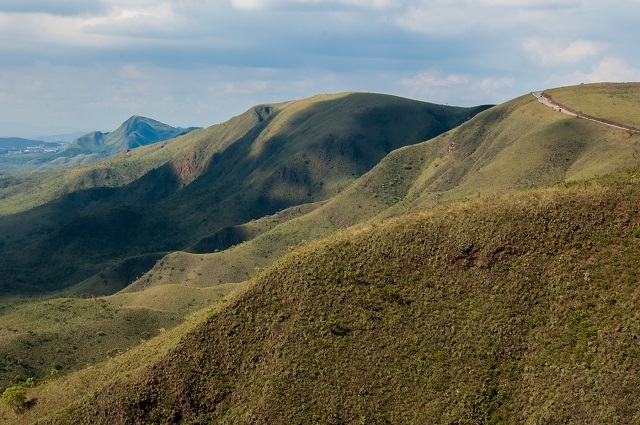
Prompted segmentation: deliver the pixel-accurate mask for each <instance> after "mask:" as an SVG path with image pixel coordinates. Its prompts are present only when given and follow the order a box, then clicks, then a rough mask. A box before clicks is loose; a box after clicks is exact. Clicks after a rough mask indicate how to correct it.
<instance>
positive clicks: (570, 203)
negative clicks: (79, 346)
mask: <svg viewBox="0 0 640 425" xmlns="http://www.w3.org/2000/svg"><path fill="white" fill-rule="evenodd" d="M638 182H640V170H639V169H638V168H633V169H630V170H626V171H624V172H620V173H617V174H615V175H613V176H608V177H605V178H600V179H597V180H595V181H592V182H588V183H574V184H565V185H561V186H556V187H553V188H549V189H543V190H537V191H532V192H526V193H521V194H513V195H508V196H502V197H495V198H490V199H487V200H476V201H469V202H465V203H462V204H454V205H451V206H447V207H441V208H438V209H434V210H432V211H430V212H427V213H422V214H419V215H411V216H406V217H402V218H399V219H395V220H393V221H390V222H386V223H383V224H377V225H373V226H370V227H368V228H364V229H361V230H359V231H357V232H350V233H348V234H342V235H340V236H338V237H335V238H333V239H331V240H329V241H326V242H322V243H314V244H311V245H310V246H307V247H305V248H302V249H299V250H297V251H295V252H293V253H291V254H290V255H288V256H287V257H286V258H284V259H283V260H281V261H279V262H278V263H276V264H275V265H274V266H273V267H271V268H269V269H268V270H266V271H265V272H264V273H262V274H261V275H260V276H259V277H258V278H257V279H256V280H255V282H254V283H252V284H251V286H250V287H249V288H248V289H247V290H245V291H244V292H243V293H241V294H239V295H238V296H236V297H235V298H234V299H233V300H232V301H231V302H229V303H228V304H226V305H224V307H223V308H221V309H220V310H219V311H216V312H213V313H212V314H210V316H209V317H208V319H207V320H206V322H204V323H201V324H199V325H197V326H196V327H194V328H193V329H191V330H189V331H188V332H186V333H185V334H184V336H183V337H182V339H181V340H180V341H179V342H178V343H177V344H176V346H175V348H172V349H170V350H169V351H168V352H166V354H163V355H161V356H160V357H159V358H158V359H155V360H152V361H151V362H150V363H149V365H148V366H147V367H143V368H140V369H137V370H135V371H133V372H128V373H127V374H125V373H123V374H122V375H117V374H116V375H113V376H112V379H113V380H112V381H111V382H106V383H104V384H102V383H100V384H96V385H95V386H92V387H91V388H90V391H89V392H90V393H91V395H88V396H87V397H86V398H85V399H82V400H78V401H77V402H75V403H73V404H71V405H70V406H69V407H68V408H65V409H64V410H63V411H61V412H60V413H58V414H56V415H54V416H52V417H50V418H49V419H48V420H46V421H42V422H40V423H110V424H111V423H140V422H156V421H162V422H164V423H177V422H180V423H202V422H206V423H247V422H256V423H295V422H309V421H311V422H317V423H361V422H365V423H416V422H420V423H423V422H426V423H469V424H476V423H494V424H496V423H584V424H588V423H607V422H611V423H633V422H636V421H638V420H640V417H638V416H637V415H638V413H637V409H636V408H635V401H636V400H637V398H638V396H640V394H639V393H638V388H640V386H639V385H638V384H640V369H639V367H638V365H639V363H638V362H637V357H638V353H639V352H640V349H639V347H638V345H637V343H636V341H635V339H634V338H635V336H636V334H637V333H638V332H640V323H639V322H638V320H637V315H636V308H635V307H636V305H637V303H638V302H639V301H640V300H638V291H637V281H638V278H639V277H640V276H638V270H640V267H639V265H638V263H637V260H638V258H640V256H639V254H640V239H639V238H638V235H639V234H640V233H639V232H640V222H638V219H637V217H638V215H639V213H640V211H639V204H638V202H637V199H638V196H639V195H640V193H639V190H640V189H639V188H640V186H639V185H638ZM85 376H86V375H85ZM120 377H122V379H120ZM72 382H73V378H69V380H61V381H58V382H56V383H53V384H50V385H48V386H44V387H42V388H36V389H34V390H31V391H30V394H29V396H30V397H40V396H41V395H42V396H43V397H45V398H43V403H46V401H44V400H48V399H50V397H51V396H50V395H48V396H45V394H51V393H52V392H54V393H55V392H57V391H62V388H65V387H66V386H67V385H70V384H71V383H72ZM70 391H72V392H73V388H71V389H70ZM46 413H47V406H46V404H42V405H36V407H35V408H34V410H33V411H32V412H30V413H27V414H26V415H25V417H24V418H23V419H25V420H26V419H35V417H37V416H38V415H44V414H46ZM4 415H5V418H7V419H12V420H17V419H18V418H16V417H15V416H13V414H12V413H10V412H5V413H4Z"/></svg>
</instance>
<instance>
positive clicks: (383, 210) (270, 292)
mask: <svg viewBox="0 0 640 425" xmlns="http://www.w3.org/2000/svg"><path fill="white" fill-rule="evenodd" d="M545 95H546V96H547V97H548V98H552V99H554V100H555V101H557V102H558V103H559V104H562V105H569V106H570V107H571V108H573V109H574V110H576V111H581V112H582V113H584V115H585V116H586V115H588V116H590V117H599V118H601V119H602V121H611V122H617V123H621V124H624V125H626V126H628V127H630V128H638V127H637V125H638V123H636V122H635V121H636V120H637V116H639V115H638V114H637V112H640V84H637V83H626V84H604V83H602V84H592V85H581V86H575V87H563V88H558V89H552V90H545ZM612 99H613V100H612ZM620 105H622V106H620ZM638 137H639V136H638V134H637V133H636V132H635V131H632V130H622V129H619V128H615V127H611V126H607V125H604V124H603V123H602V122H596V121H591V120H586V119H581V118H579V117H571V116H567V115H564V114H562V113H561V112H558V111H557V110H555V109H553V108H550V107H548V106H547V105H544V104H542V103H540V102H539V101H538V99H536V97H534V96H532V95H531V94H526V95H523V96H522V97H519V98H516V99H513V100H511V101H509V102H506V103H503V104H501V105H497V106H478V107H473V108H456V107H449V106H442V105H434V104H429V103H424V102H417V101H412V100H407V99H402V98H397V97H393V96H386V95H377V94H365V93H342V94H337V95H322V96H315V97H313V98H310V99H303V100H297V101H291V102H285V103H281V104H266V105H259V106H256V107H254V108H251V109H250V110H248V111H247V112H245V113H244V114H241V115H239V116H237V117H234V118H232V119H231V120H229V121H227V122H225V123H222V124H218V125H214V126H212V127H209V128H207V129H201V130H195V131H191V132H189V133H187V134H184V135H180V136H178V137H176V138H173V139H168V140H165V141H163V142H161V143H155V144H151V145H148V146H142V147H139V148H136V149H131V150H130V151H129V152H127V151H126V150H125V151H122V149H123V148H124V146H125V145H119V146H120V147H119V148H118V149H115V150H114V151H111V154H109V155H112V156H111V157H110V158H108V159H105V160H103V161H100V162H96V163H91V164H83V165H79V166H75V167H70V168H61V169H55V170H51V171H47V172H45V173H34V174H30V175H13V176H6V177H3V178H2V179H1V180H0V214H2V218H1V219H0V235H2V240H1V243H2V251H1V252H0V282H1V285H2V286H1V288H0V289H1V290H2V295H1V297H0V340H1V341H2V344H1V348H0V372H2V373H0V389H2V388H9V389H12V391H24V394H25V397H24V399H23V400H22V403H21V404H18V405H16V404H14V405H10V406H9V407H6V408H2V409H5V410H0V419H3V420H4V421H6V422H7V423H31V422H34V421H36V420H37V421H38V423H52V424H53V423H55V424H61V423H74V424H75V423H105V424H106V423H109V424H111V423H123V424H124V423H194V424H195V423H298V422H302V423H307V422H317V423H336V424H337V423H422V422H426V423H469V424H471V423H474V424H475V423H492V424H501V423H503V424H506V423H568V422H574V423H606V422H613V423H633V422H634V421H635V420H637V419H638V417H637V409H636V408H635V407H637V406H635V400H637V399H638V396H639V395H640V394H639V392H638V388H640V386H638V382H639V381H640V373H639V372H640V369H639V368H638V362H637V361H636V360H637V357H638V353H639V352H640V348H639V347H638V345H637V343H636V341H635V339H634V338H635V335H636V334H637V333H638V332H639V331H640V323H638V321H637V320H636V313H635V306H636V305H637V302H638V299H637V294H638V291H637V282H638V270H640V268H639V267H638V265H637V258H639V257H638V253H639V252H638V250H639V249H640V243H639V242H638V240H639V239H638V234H639V229H638V226H640V222H638V220H637V216H638V212H639V211H638V206H639V204H638V202H637V199H638V195H639V194H638V190H640V189H638V187H639V186H638V182H639V181H640V180H639V179H640V172H639V171H638V168H637V167H636V165H637V163H638V154H639V152H638V149H639V146H638ZM98 139H100V138H99V137H97V136H96V137H93V138H89V139H87V140H86V141H85V142H84V143H85V145H84V146H89V147H90V146H97V145H96V144H97V143H98ZM131 140H134V138H132V139H131ZM133 143H135V141H134V142H133ZM77 146H82V144H81V143H78V145H77ZM126 146H129V145H126ZM78 149H79V150H80V148H79V147H78ZM116 150H117V151H118V152H119V153H115V154H113V153H114V152H115V151H116ZM141 341H142V342H141ZM88 365H90V366H88ZM87 366H88V367H87ZM61 375H62V376H61ZM16 389H17V390H16ZM7 391H8V390H7ZM7 398H8V396H6V397H5V395H3V399H5V400H6V399H7Z"/></svg>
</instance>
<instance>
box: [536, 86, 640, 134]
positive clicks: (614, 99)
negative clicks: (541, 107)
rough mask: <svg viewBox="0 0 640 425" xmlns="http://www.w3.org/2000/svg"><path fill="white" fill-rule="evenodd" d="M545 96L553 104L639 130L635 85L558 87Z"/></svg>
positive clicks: (639, 109) (639, 92)
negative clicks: (557, 103)
mask: <svg viewBox="0 0 640 425" xmlns="http://www.w3.org/2000/svg"><path fill="white" fill-rule="evenodd" d="M545 92H546V93H548V94H550V95H551V96H552V97H553V99H554V100H555V101H557V102H560V103H562V104H565V105H567V106H569V107H571V108H573V109H575V110H577V111H580V112H583V113H585V114H588V115H591V116H594V117H598V118H603V119H607V120H610V121H614V122H617V123H620V124H624V125H628V126H631V127H634V128H640V84H638V83H616V84H612V83H597V84H588V85H581V86H571V87H561V88H557V89H553V90H546V91H545ZM573 105H576V106H573Z"/></svg>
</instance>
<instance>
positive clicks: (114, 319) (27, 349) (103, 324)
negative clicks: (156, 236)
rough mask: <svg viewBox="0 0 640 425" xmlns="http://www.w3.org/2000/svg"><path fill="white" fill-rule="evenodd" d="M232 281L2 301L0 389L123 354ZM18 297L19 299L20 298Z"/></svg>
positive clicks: (208, 302) (213, 298) (207, 303)
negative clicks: (52, 372) (116, 292)
mask: <svg viewBox="0 0 640 425" xmlns="http://www.w3.org/2000/svg"><path fill="white" fill-rule="evenodd" d="M237 287H238V285H237V284H227V285H218V286H215V287H209V288H192V287H188V286H185V285H184V284H168V285H162V286H157V287H154V288H150V289H148V290H146V291H143V292H129V293H118V294H115V295H111V296H109V297H100V298H51V299H47V300H43V301H33V300H32V301H30V302H25V301H26V300H16V301H14V303H13V305H10V304H9V303H5V308H4V309H3V311H2V315H0V347H1V348H0V368H1V369H2V371H3V373H2V374H1V375H0V389H4V388H7V387H10V386H12V385H17V384H20V383H24V382H26V381H27V380H28V379H29V378H31V379H34V380H35V381H36V382H41V381H43V380H46V379H48V378H49V377H50V374H51V371H53V370H55V374H56V376H57V375H63V374H67V373H70V372H73V371H76V370H79V369H82V368H85V367H87V366H88V365H92V364H95V363H98V362H101V361H104V360H105V359H107V358H108V357H110V356H113V355H115V354H119V353H123V352H125V351H127V350H129V349H131V348H132V347H135V346H137V345H138V344H140V343H141V342H142V341H144V340H147V339H149V338H151V337H153V336H156V335H158V333H159V332H161V331H164V330H166V329H171V328H173V327H174V326H176V325H178V324H179V323H181V322H182V321H183V320H184V318H185V317H186V316H188V315H190V314H192V313H194V312H196V311H199V310H202V309H203V308H205V307H211V306H213V305H215V304H216V303H218V302H219V301H220V300H221V299H222V298H223V297H224V296H225V295H227V294H228V293H230V292H232V291H233V290H235V289H236V288H237ZM20 301H22V302H20Z"/></svg>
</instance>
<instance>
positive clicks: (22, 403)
mask: <svg viewBox="0 0 640 425" xmlns="http://www.w3.org/2000/svg"><path fill="white" fill-rule="evenodd" d="M0 402H2V403H3V404H6V405H7V406H9V407H11V408H12V409H13V410H14V412H16V413H23V412H24V411H25V410H26V407H27V392H26V391H25V389H24V388H23V387H21V386H20V385H16V386H13V387H9V388H7V389H6V390H4V392H3V393H2V397H0Z"/></svg>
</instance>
